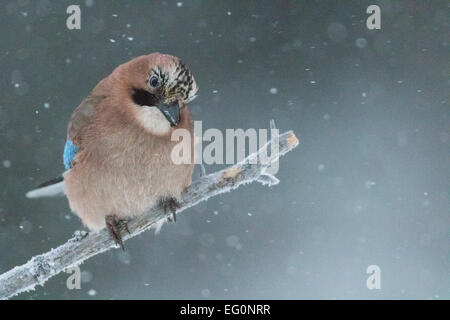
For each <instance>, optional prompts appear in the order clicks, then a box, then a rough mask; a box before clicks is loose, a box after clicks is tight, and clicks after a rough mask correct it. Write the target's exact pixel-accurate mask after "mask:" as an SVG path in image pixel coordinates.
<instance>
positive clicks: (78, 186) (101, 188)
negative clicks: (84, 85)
mask: <svg viewBox="0 0 450 320" xmlns="http://www.w3.org/2000/svg"><path fill="white" fill-rule="evenodd" d="M197 90H198V88H197V84H196V82H195V80H194V77H193V76H192V74H191V72H190V70H189V69H188V68H187V66H186V65H185V64H184V63H183V62H182V61H181V60H180V59H178V58H176V57H174V56H171V55H165V54H160V53H152V54H149V55H145V56H140V57H137V58H135V59H133V60H131V61H129V62H127V63H124V64H122V65H120V66H119V67H117V68H116V69H115V70H114V71H113V72H112V73H111V74H110V75H109V76H108V77H106V78H104V79H103V80H101V81H100V82H99V83H98V84H97V85H96V86H95V88H94V89H93V90H92V92H91V93H90V94H89V95H88V96H87V98H86V99H84V100H83V101H82V102H81V104H80V105H79V106H78V107H77V108H76V109H75V110H74V112H73V113H72V116H71V118H70V121H69V124H68V128H67V142H66V145H65V149H64V154H63V160H64V165H65V167H66V170H67V171H66V172H64V174H63V175H62V176H61V178H60V179H53V180H51V181H49V182H47V183H44V184H42V185H41V186H39V187H38V189H36V190H33V191H30V192H29V193H28V194H27V196H28V197H29V198H37V197H41V196H48V195H53V194H55V193H56V192H59V191H61V190H64V192H65V194H66V195H67V198H68V200H69V204H70V208H71V210H72V211H73V212H75V213H76V214H77V215H78V216H79V217H80V218H81V220H82V222H83V223H84V224H85V225H86V226H87V227H88V228H89V229H91V230H95V231H97V230H100V229H103V228H105V227H107V228H108V230H109V232H110V234H111V236H112V237H113V239H114V240H115V241H116V243H118V244H119V245H120V246H122V248H123V243H122V236H121V232H122V231H123V230H126V222H127V221H128V220H129V219H130V218H131V217H133V216H136V215H141V214H143V213H145V212H147V211H148V210H149V209H150V208H151V207H153V206H154V205H160V206H162V208H163V209H164V210H170V211H172V213H173V218H174V220H175V219H176V216H175V212H176V209H177V208H178V207H179V201H178V200H179V197H180V195H181V193H182V191H183V190H184V189H185V188H186V187H188V186H189V185H190V184H191V178H192V173H193V169H194V161H191V163H189V164H175V163H174V162H173V161H172V159H171V151H172V148H173V147H174V145H176V144H177V143H178V142H177V141H172V140H171V134H172V132H173V131H174V130H175V129H177V128H183V129H187V130H188V132H190V134H191V136H192V139H191V141H192V143H191V148H192V149H193V141H194V139H193V122H192V119H191V116H190V114H189V110H188V106H187V104H188V102H190V101H192V100H193V99H194V98H195V97H196V93H197ZM192 154H193V152H192Z"/></svg>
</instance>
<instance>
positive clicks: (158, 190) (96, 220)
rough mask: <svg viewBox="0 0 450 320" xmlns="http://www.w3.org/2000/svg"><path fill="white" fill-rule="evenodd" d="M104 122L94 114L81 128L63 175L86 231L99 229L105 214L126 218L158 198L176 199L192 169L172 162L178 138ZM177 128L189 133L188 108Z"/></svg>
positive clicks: (131, 124)
mask: <svg viewBox="0 0 450 320" xmlns="http://www.w3.org/2000/svg"><path fill="white" fill-rule="evenodd" d="M123 116H125V115H123ZM125 118H126V116H125ZM102 119H104V117H103V118H102ZM109 120H110V121H109V124H108V125H107V122H105V123H102V121H100V120H96V119H95V118H94V120H93V123H92V124H91V125H90V126H89V127H88V128H86V129H85V133H84V137H82V138H83V148H82V149H81V150H80V152H79V153H78V154H77V155H76V157H75V165H74V167H73V168H72V169H71V170H70V171H68V172H67V173H66V174H65V176H64V181H65V186H66V195H67V197H68V199H69V204H70V207H71V209H72V211H74V212H75V213H76V214H77V215H78V216H79V217H80V218H81V220H82V221H83V223H84V224H85V225H86V226H87V227H88V228H89V229H91V230H99V229H102V228H104V227H105V216H107V215H111V214H115V215H117V216H118V217H119V218H128V217H132V216H136V215H140V214H143V213H145V212H146V211H147V210H149V209H150V208H151V207H152V206H154V205H155V204H156V202H157V201H158V200H159V199H160V198H161V197H175V198H178V197H179V196H180V194H181V192H182V191H183V190H184V189H185V188H186V187H188V186H189V185H190V184H191V179H192V173H193V170H194V164H193V162H192V163H191V164H181V165H176V164H174V163H173V161H172V159H171V152H172V148H173V146H174V145H175V144H176V143H177V142H173V141H171V140H170V137H157V136H153V135H151V134H150V133H149V132H147V131H146V130H145V129H143V128H141V127H139V126H138V125H136V123H134V122H133V121H131V122H127V121H123V120H119V119H116V122H115V120H114V119H109ZM122 122H123V123H122ZM179 127H182V128H185V129H188V130H189V131H190V132H191V136H192V134H193V126H192V120H191V118H190V116H189V112H188V110H187V107H186V108H183V112H182V121H181V123H180V125H179ZM193 140H194V139H193V138H192V139H191V144H193ZM191 150H193V145H192V146H191Z"/></svg>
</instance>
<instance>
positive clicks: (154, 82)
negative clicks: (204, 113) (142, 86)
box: [148, 75, 161, 88]
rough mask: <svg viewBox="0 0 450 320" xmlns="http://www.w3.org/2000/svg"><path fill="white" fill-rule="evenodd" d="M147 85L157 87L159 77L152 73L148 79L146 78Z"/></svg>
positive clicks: (159, 83) (159, 82)
mask: <svg viewBox="0 0 450 320" xmlns="http://www.w3.org/2000/svg"><path fill="white" fill-rule="evenodd" d="M148 85H149V86H150V87H152V88H159V86H160V85H161V81H160V80H159V77H158V76H156V75H152V76H151V77H150V79H148Z"/></svg>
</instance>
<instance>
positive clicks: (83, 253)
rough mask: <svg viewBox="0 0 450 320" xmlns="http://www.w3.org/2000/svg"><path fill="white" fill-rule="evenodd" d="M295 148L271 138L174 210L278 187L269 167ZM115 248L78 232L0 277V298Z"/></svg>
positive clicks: (136, 226)
mask: <svg viewBox="0 0 450 320" xmlns="http://www.w3.org/2000/svg"><path fill="white" fill-rule="evenodd" d="M271 126H272V123H271ZM271 145H273V146H276V145H278V153H273V152H270V151H269V150H272V151H273V150H274V149H275V150H276V149H277V148H271ZM297 145H298V139H297V138H296V136H295V135H294V133H293V132H292V131H288V132H285V133H283V134H281V135H279V136H275V137H272V139H271V140H270V141H269V142H268V143H267V144H266V145H264V146H263V147H261V148H260V149H259V150H258V151H257V152H256V153H253V154H251V155H249V156H248V157H247V158H245V159H244V160H243V161H241V162H239V163H237V164H236V165H233V166H231V167H228V168H226V169H223V170H220V171H217V172H214V173H211V174H209V175H203V176H201V177H200V178H199V179H198V180H197V181H195V182H193V183H192V185H191V186H190V187H189V188H188V189H187V190H186V191H185V192H184V193H183V195H182V198H181V201H180V203H181V208H179V209H178V210H177V214H179V213H180V212H181V211H184V210H185V209H187V208H189V207H192V206H194V205H196V204H197V203H199V202H202V201H205V200H207V199H209V198H210V197H212V196H215V195H218V194H221V193H224V192H228V191H231V190H233V189H236V188H238V187H239V186H241V185H243V184H247V183H251V182H253V181H258V182H260V183H262V184H263V185H268V186H271V185H274V184H277V183H278V182H279V180H278V179H277V178H276V177H275V176H273V175H272V174H270V173H269V171H270V170H268V168H270V166H271V164H273V163H274V162H276V161H278V158H279V157H280V156H281V155H284V154H286V153H287V152H289V151H291V150H292V149H293V148H295V147H296V146H297ZM272 153H273V154H272ZM260 158H264V159H265V161H255V159H260ZM255 162H256V163H255ZM170 215H171V213H164V212H163V211H162V210H158V209H156V208H154V209H152V210H150V212H149V213H148V214H147V215H142V216H140V217H137V218H135V219H133V220H130V221H129V222H128V229H129V231H130V233H129V234H127V233H126V234H125V235H124V236H123V239H124V240H127V239H129V238H132V237H135V236H137V235H138V234H140V233H141V232H143V231H146V230H148V229H149V228H151V227H152V226H156V225H158V223H161V221H165V219H167V218H168V217H169V216H170ZM114 247H117V245H116V244H115V243H114V241H113V240H111V239H110V236H109V234H108V231H107V230H106V229H103V230H101V231H99V232H89V233H88V232H80V231H77V232H76V233H75V235H74V237H72V238H71V239H69V240H68V241H67V242H66V243H64V244H62V245H60V246H59V247H57V248H55V249H52V250H50V251H49V252H46V253H43V254H40V255H37V256H34V257H33V258H31V260H30V261H28V262H27V263H25V264H24V265H21V266H17V267H15V268H13V269H11V270H10V271H8V272H5V273H4V274H1V275H0V299H8V298H10V297H13V296H15V295H18V294H19V293H21V292H25V291H29V290H33V289H34V288H35V286H36V285H43V284H44V283H45V282H46V281H47V280H48V279H50V278H51V277H53V276H55V275H57V274H58V273H60V272H62V271H64V270H66V269H67V268H69V267H73V266H76V265H79V264H81V263H83V261H85V260H86V259H89V258H91V257H93V256H95V255H97V254H99V253H102V252H105V251H107V250H109V249H111V248H114Z"/></svg>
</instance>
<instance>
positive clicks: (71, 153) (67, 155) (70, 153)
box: [63, 140, 78, 170]
mask: <svg viewBox="0 0 450 320" xmlns="http://www.w3.org/2000/svg"><path fill="white" fill-rule="evenodd" d="M77 151H78V147H77V146H76V145H74V144H73V142H72V140H67V141H66V145H65V146H64V153H63V160H64V167H65V168H66V170H69V169H70V168H71V167H72V166H71V163H72V160H73V158H74V157H75V154H76V153H77Z"/></svg>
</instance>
